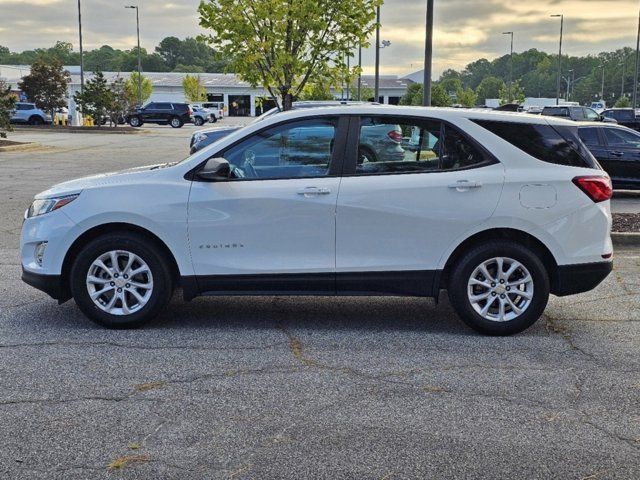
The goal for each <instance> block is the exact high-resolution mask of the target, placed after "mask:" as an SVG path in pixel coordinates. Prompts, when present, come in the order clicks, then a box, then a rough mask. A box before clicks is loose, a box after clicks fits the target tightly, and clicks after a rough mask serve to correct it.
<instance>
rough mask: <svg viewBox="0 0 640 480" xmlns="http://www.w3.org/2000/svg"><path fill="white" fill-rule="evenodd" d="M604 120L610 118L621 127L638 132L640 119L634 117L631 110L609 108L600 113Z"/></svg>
mask: <svg viewBox="0 0 640 480" xmlns="http://www.w3.org/2000/svg"><path fill="white" fill-rule="evenodd" d="M602 115H603V116H604V117H605V118H611V119H613V120H615V121H616V122H618V125H622V126H625V127H628V128H631V129H633V130H640V119H639V118H637V117H636V111H635V109H633V108H609V109H607V110H605V111H603V112H602Z"/></svg>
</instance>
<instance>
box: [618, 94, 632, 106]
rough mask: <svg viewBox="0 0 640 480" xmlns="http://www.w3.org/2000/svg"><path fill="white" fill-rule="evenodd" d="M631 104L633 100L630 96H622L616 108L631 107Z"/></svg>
mask: <svg viewBox="0 0 640 480" xmlns="http://www.w3.org/2000/svg"><path fill="white" fill-rule="evenodd" d="M630 106H631V100H629V97H626V96H625V97H620V98H618V101H617V102H616V103H615V105H614V107H616V108H629V107H630Z"/></svg>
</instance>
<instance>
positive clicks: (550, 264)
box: [439, 228, 558, 293]
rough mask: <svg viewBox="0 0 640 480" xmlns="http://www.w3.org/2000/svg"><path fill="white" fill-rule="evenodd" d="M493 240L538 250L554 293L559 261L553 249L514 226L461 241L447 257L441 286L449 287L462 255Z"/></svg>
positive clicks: (476, 234) (477, 234) (494, 229)
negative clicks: (451, 274)
mask: <svg viewBox="0 0 640 480" xmlns="http://www.w3.org/2000/svg"><path fill="white" fill-rule="evenodd" d="M492 240H511V241H515V242H517V243H519V244H521V245H523V246H525V247H527V248H529V249H531V250H533V251H534V252H536V253H537V254H538V255H539V256H540V259H541V261H542V263H543V265H544V267H545V269H546V270H547V273H548V275H549V281H550V283H551V293H554V292H555V291H556V290H557V286H558V263H557V261H556V259H555V257H554V256H553V254H552V253H551V251H550V250H549V249H548V248H547V246H546V245H545V244H544V243H543V242H542V241H541V240H539V239H538V238H536V237H535V236H533V235H531V234H530V233H527V232H524V231H522V230H517V229H514V228H492V229H489V230H483V231H481V232H478V233H475V234H474V235H472V236H470V237H468V238H467V239H465V240H464V241H463V242H462V243H460V245H458V246H457V247H456V248H455V250H454V251H453V252H452V253H451V255H449V258H448V259H447V262H446V263H445V266H444V268H443V270H442V274H441V276H440V282H439V288H440V289H446V288H447V282H448V281H449V276H450V272H451V269H452V268H453V266H454V265H455V264H456V262H457V261H458V260H459V259H460V258H461V257H462V255H464V253H465V252H466V251H468V250H469V248H471V247H473V246H476V245H478V243H480V242H487V241H492Z"/></svg>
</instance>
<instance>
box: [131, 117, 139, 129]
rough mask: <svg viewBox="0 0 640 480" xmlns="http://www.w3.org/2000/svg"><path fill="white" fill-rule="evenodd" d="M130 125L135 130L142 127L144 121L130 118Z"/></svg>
mask: <svg viewBox="0 0 640 480" xmlns="http://www.w3.org/2000/svg"><path fill="white" fill-rule="evenodd" d="M129 125H131V126H132V127H134V128H137V127H141V126H142V120H141V119H140V117H130V118H129Z"/></svg>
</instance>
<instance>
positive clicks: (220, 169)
mask: <svg viewBox="0 0 640 480" xmlns="http://www.w3.org/2000/svg"><path fill="white" fill-rule="evenodd" d="M230 176H231V166H230V165H229V162H227V161H226V160H225V159H224V158H221V157H218V158H211V159H209V160H208V161H207V163H206V164H205V166H204V167H203V168H202V170H200V171H199V172H198V173H196V177H198V178H199V179H200V180H204V181H206V182H223V181H226V180H229V177H230Z"/></svg>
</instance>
